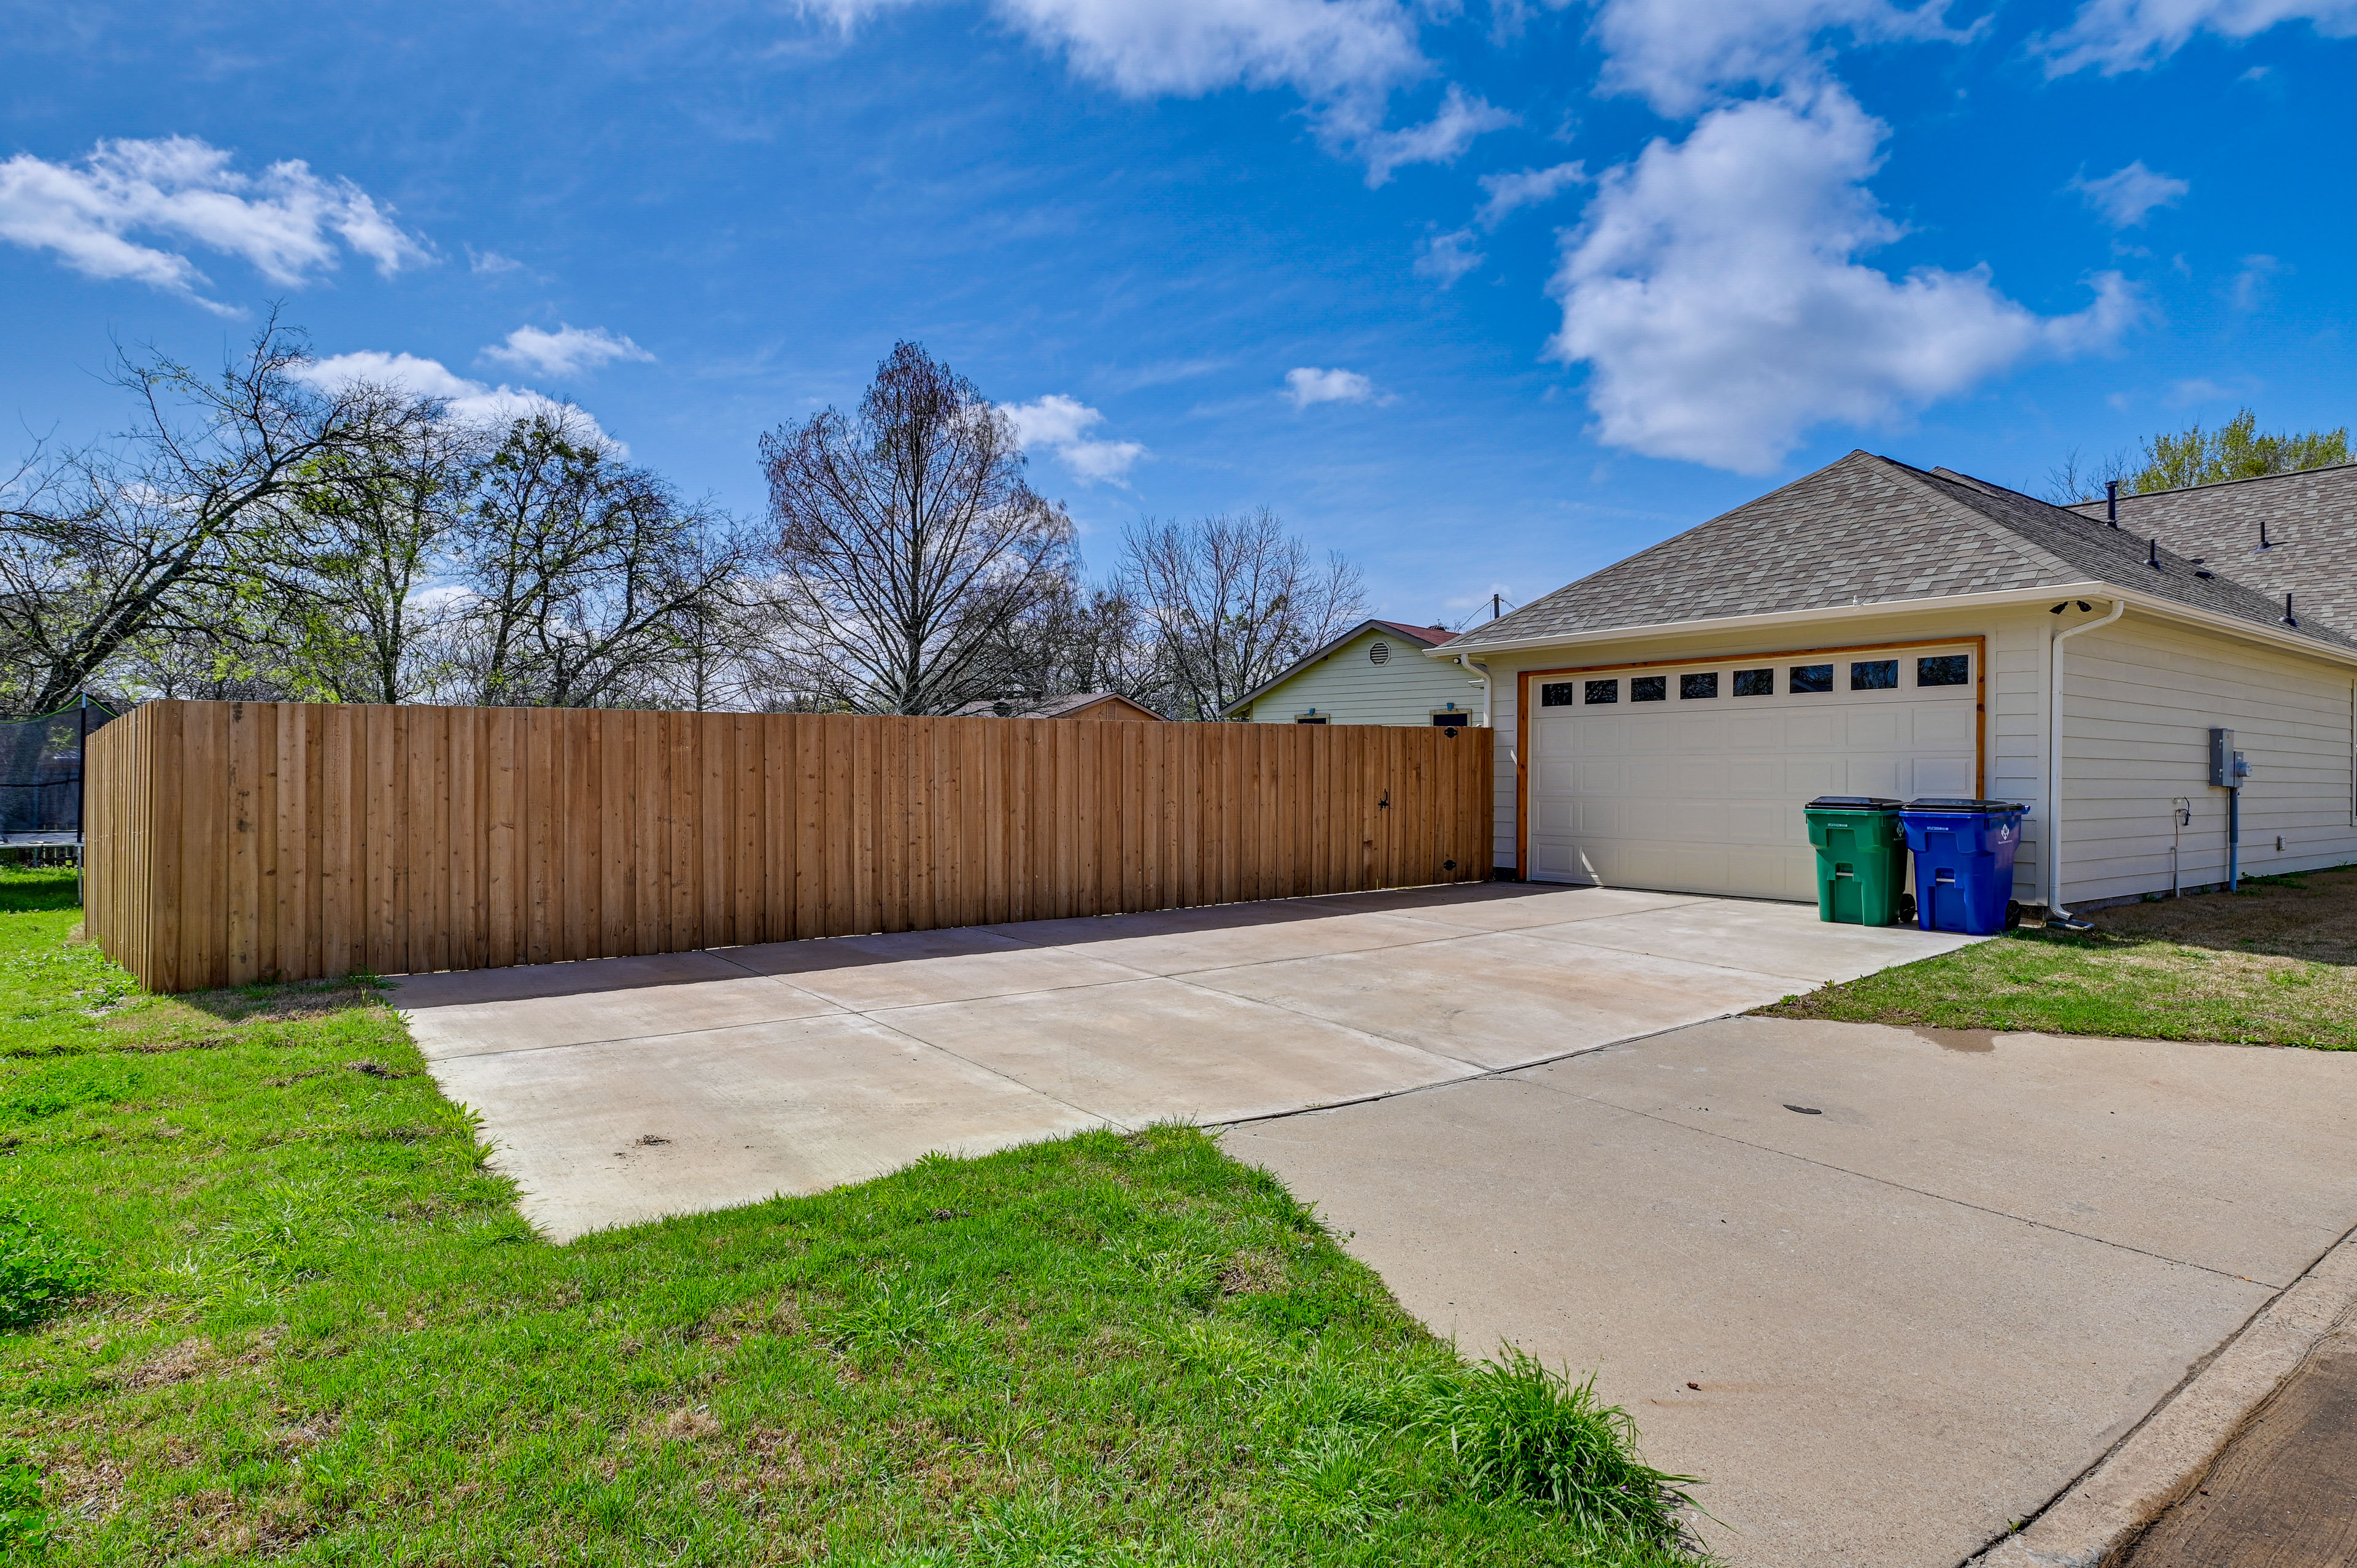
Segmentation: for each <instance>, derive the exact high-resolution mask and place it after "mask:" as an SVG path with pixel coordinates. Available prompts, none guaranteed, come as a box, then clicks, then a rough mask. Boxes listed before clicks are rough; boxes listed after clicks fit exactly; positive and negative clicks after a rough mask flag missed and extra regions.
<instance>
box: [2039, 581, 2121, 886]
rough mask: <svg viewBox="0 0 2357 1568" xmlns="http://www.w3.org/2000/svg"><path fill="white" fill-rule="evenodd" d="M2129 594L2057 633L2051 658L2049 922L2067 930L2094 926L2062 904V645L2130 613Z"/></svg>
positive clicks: (2048, 716) (2048, 717)
mask: <svg viewBox="0 0 2357 1568" xmlns="http://www.w3.org/2000/svg"><path fill="white" fill-rule="evenodd" d="M2127 611H2128V601H2127V600H2126V597H2125V596H2123V597H2119V598H2115V599H2114V600H2113V601H2112V607H2111V610H2110V612H2109V613H2108V614H2106V615H2104V617H2103V618H2101V619H2098V620H2083V621H2081V622H2080V623H2079V624H2078V625H2077V626H2066V627H2064V628H2061V630H2059V631H2057V632H2056V633H2055V634H2054V641H2053V644H2052V651H2051V656H2050V658H2049V660H2047V662H2048V664H2049V665H2050V673H2051V674H2052V676H2053V688H2052V690H2051V691H2050V692H2049V693H2048V694H2047V699H2046V720H2047V725H2046V823H2045V827H2046V923H2047V924H2048V925H2050V926H2059V927H2060V928H2061V929H2064V930H2072V931H2084V930H2091V929H2093V925H2092V924H2091V923H2090V922H2089V921H2086V920H2081V919H2076V918H2072V914H2071V911H2070V910H2068V909H2066V908H2063V907H2062V645H2063V644H2064V643H2065V642H2068V641H2069V640H2070V639H2072V638H2074V637H2076V636H2078V635H2079V634H2080V633H2081V632H2083V631H2093V630H2094V629H2096V628H2098V627H2106V626H2109V625H2111V624H2112V623H2113V622H2114V621H2115V620H2117V619H2119V618H2120V617H2122V616H2124V615H2126V614H2127Z"/></svg>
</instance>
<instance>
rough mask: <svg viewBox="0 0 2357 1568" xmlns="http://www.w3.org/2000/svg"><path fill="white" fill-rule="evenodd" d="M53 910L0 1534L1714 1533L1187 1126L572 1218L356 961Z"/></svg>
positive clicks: (13, 1154)
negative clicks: (184, 965) (332, 977)
mask: <svg viewBox="0 0 2357 1568" xmlns="http://www.w3.org/2000/svg"><path fill="white" fill-rule="evenodd" d="M70 898H71V883H70V876H69V877H67V878H63V879H60V878H59V877H57V876H55V875H48V877H47V878H46V880H45V879H44V875H43V874H38V873H22V872H16V873H0V911H5V912H0V1310H5V1312H7V1313H8V1314H10V1315H12V1317H13V1321H11V1322H10V1323H9V1324H8V1326H6V1327H5V1329H0V1366H5V1372H0V1388H5V1391H6V1392H5V1399H4V1400H0V1532H5V1533H0V1558H5V1559H6V1560H8V1561H27V1562H42V1563H60V1564H64V1563H100V1562H109V1563H113V1562H125V1561H192V1562H196V1561H206V1562H209V1561H215V1560H221V1559H227V1558H236V1557H242V1556H247V1555H268V1556H272V1557H275V1558H281V1559H284V1560H287V1561H292V1562H315V1563H330V1562H332V1563H339V1564H346V1563H486V1564H488V1563H554V1562H559V1561H563V1562H567V1563H645V1562H652V1561H658V1560H659V1561H662V1562H664V1563H762V1562H803V1561H814V1560H823V1561H827V1562H832V1563H857V1564H886V1563H891V1564H920V1563H984V1564H1034V1563H1036V1564H1049V1563H1055V1564H1079V1563H1092V1564H1093V1563H1108V1564H1111V1563H1204V1564H1209V1563H1368V1564H1374V1563H1451V1564H1454V1563H1499V1564H1505V1563H1597V1564H1626V1565H1631V1568H1634V1565H1640V1564H1668V1563H1682V1562H1687V1561H1690V1559H1688V1558H1685V1557H1684V1556H1682V1555H1681V1554H1680V1552H1679V1551H1678V1550H1677V1548H1676V1546H1675V1545H1674V1543H1673V1542H1672V1541H1669V1540H1668V1539H1667V1533H1666V1530H1665V1529H1664V1526H1665V1523H1666V1521H1667V1520H1668V1519H1669V1505H1670V1504H1671V1502H1672V1501H1673V1500H1674V1494H1673V1493H1672V1492H1671V1491H1670V1489H1669V1488H1670V1487H1671V1485H1672V1484H1673V1483H1672V1482H1671V1481H1670V1480H1669V1479H1668V1478H1665V1477H1660V1476H1659V1475H1657V1474H1655V1473H1653V1472H1651V1471H1648V1470H1645V1469H1644V1468H1643V1467H1642V1466H1641V1465H1639V1464H1638V1463H1637V1461H1636V1459H1635V1457H1634V1448H1633V1443H1632V1438H1633V1434H1632V1433H1631V1431H1630V1429H1629V1427H1628V1424H1627V1419H1626V1417H1625V1416H1622V1415H1620V1413H1619V1412H1611V1411H1604V1410H1598V1409H1597V1408H1596V1407H1595V1406H1594V1404H1593V1402H1591V1401H1589V1400H1587V1398H1586V1397H1585V1395H1584V1394H1583V1392H1582V1391H1580V1390H1579V1389H1578V1388H1577V1387H1576V1386H1572V1385H1568V1384H1566V1382H1565V1381H1564V1380H1562V1379H1561V1378H1560V1377H1556V1376H1551V1375H1549V1374H1548V1373H1546V1372H1545V1371H1544V1370H1543V1369H1539V1368H1538V1367H1536V1366H1535V1365H1534V1363H1531V1362H1529V1361H1527V1360H1525V1359H1521V1358H1519V1357H1516V1356H1513V1355H1512V1354H1511V1353H1505V1354H1504V1355H1503V1356H1502V1358H1501V1363H1485V1364H1483V1365H1481V1366H1479V1367H1472V1366H1468V1365H1467V1364H1466V1363H1465V1362H1464V1361H1462V1360H1460V1359H1458V1356H1457V1355H1456V1353H1455V1352H1454V1350H1453V1349H1452V1348H1450V1347H1448V1346H1447V1345H1445V1344H1442V1343H1439V1342H1437V1341H1436V1340H1435V1339H1433V1338H1432V1337H1430V1336H1429V1335H1428V1334H1426V1332H1425V1331H1424V1330H1423V1329H1422V1328H1421V1327H1419V1326H1417V1325H1416V1324H1415V1322H1414V1321H1413V1320H1412V1319H1410V1318H1409V1317H1408V1316H1406V1314H1405V1313H1404V1312H1403V1311H1402V1310H1401V1309H1400V1307H1399V1306H1398V1305H1397V1304H1396V1303H1395V1302H1394V1301H1393V1300H1392V1298H1391V1296H1390V1295H1389V1294H1388V1293H1387V1292H1386V1291H1385V1290H1384V1289H1383V1285H1382V1283H1380V1281H1378V1280H1377V1279H1376V1277H1375V1276H1374V1275H1373V1273H1372V1272H1370V1271H1369V1270H1368V1269H1367V1268H1365V1267H1364V1266H1363V1265H1361V1264H1360V1263H1358V1262H1354V1261H1353V1260H1351V1258H1350V1257H1349V1256H1348V1255H1347V1254H1346V1253H1344V1252H1343V1251H1341V1250H1340V1248H1339V1247H1338V1246H1337V1245H1336V1244H1335V1242H1334V1240H1333V1239H1332V1238H1331V1237H1330V1236H1329V1235H1328V1234H1327V1233H1326V1231H1325V1230H1324V1228H1323V1227H1322V1226H1321V1225H1320V1224H1319V1223H1318V1220H1317V1219H1316V1217H1315V1216H1314V1215H1313V1214H1312V1213H1310V1212H1309V1211H1308V1209H1306V1208H1304V1207H1303V1206H1302V1205H1300V1204H1299V1203H1297V1202H1296V1201H1295V1200H1294V1199H1293V1198H1292V1197H1290V1196H1289V1195H1288V1194H1287V1193H1286V1191H1285V1190H1284V1188H1283V1187H1281V1186H1280V1185H1279V1184H1278V1183H1277V1182H1276V1181H1275V1178H1274V1177H1272V1176H1268V1175H1267V1174H1266V1173H1265V1172H1261V1171H1257V1170H1253V1169H1249V1168H1247V1167H1245V1166H1243V1165H1240V1164H1238V1163H1236V1162H1235V1161H1233V1160H1231V1159H1229V1158H1227V1157H1226V1156H1225V1155H1222V1154H1221V1153H1220V1152H1219V1150H1218V1148H1217V1147H1216V1146H1215V1145H1214V1144H1213V1143H1212V1142H1211V1140H1210V1139H1209V1138H1207V1137H1205V1136H1204V1135H1203V1134H1201V1133H1198V1132H1196V1131H1193V1130H1191V1129H1187V1128H1176V1127H1172V1128H1157V1129H1154V1130H1151V1131H1149V1132H1146V1133H1140V1134H1136V1135H1134V1136H1124V1135H1119V1134H1115V1133H1086V1134H1082V1135H1080V1136H1077V1137H1072V1138H1067V1139H1063V1140H1060V1141H1058V1142H1055V1143H1049V1144H1037V1145H1033V1146H1030V1147H1028V1148H1022V1149H1016V1150H1011V1151H1008V1152H1006V1153H1002V1154H998V1155H990V1156H987V1157H985V1158H981V1159H972V1160H961V1159H948V1158H942V1157H929V1158H927V1159H925V1160H922V1161H920V1162H919V1163H918V1164H917V1165H914V1166H912V1167H910V1168H909V1169H907V1170H904V1171H901V1172H899V1173H898V1174H896V1175H893V1176H887V1177H884V1178H882V1179H880V1180H877V1181H873V1182H869V1183H866V1184H864V1185H862V1186H858V1187H846V1188H842V1189H838V1190H836V1191H834V1192H830V1193H825V1194H822V1195H819V1196H817V1197H805V1198H794V1199H776V1200H772V1201H770V1202H768V1203H762V1204H757V1205H753V1206H751V1207H748V1208H740V1209H736V1210H732V1211H728V1212H724V1213H716V1214H705V1215H699V1216H695V1217H693V1218H689V1219H678V1220H673V1221H667V1222H663V1223H659V1224H652V1225H645V1226H640V1227H636V1228H633V1229H630V1230H616V1231H609V1232H604V1233H600V1234H597V1235H594V1236H591V1237H587V1238H585V1239H583V1240H579V1241H577V1242H576V1243H574V1244H572V1245H570V1246H567V1247H561V1248H560V1247H555V1246H552V1245H550V1244H548V1243H546V1242H544V1241H543V1240H540V1239H539V1238H538V1237H537V1236H535V1235H534V1234H533V1231H532V1230H530V1229H529V1228H528V1227H527V1226H526V1225H525V1224H524V1223H523V1221H522V1219H520V1218H519V1217H518V1215H517V1213H516V1210H515V1208H514V1203H513V1193H512V1191H511V1187H509V1184H508V1183H506V1182H505V1181H504V1180H503V1179H502V1178H500V1177H499V1176H497V1175H496V1174H494V1173H493V1172H491V1171H490V1169H489V1168H488V1167H487V1165H486V1163H485V1162H486V1160H487V1158H488V1155H489V1151H488V1150H486V1149H485V1148H484V1147H483V1146H482V1145H481V1144H480V1143H479V1140H478V1137H477V1134H476V1130H475V1128H474V1127H473V1125H472V1124H471V1123H470V1122H469V1120H468V1116H467V1115H466V1113H465V1112H464V1111H463V1109H462V1108H459V1107H457V1106H454V1105H452V1104H450V1103H449V1102H447V1101H445V1100H443V1099H442V1098H441V1096H440V1095H439V1094H438V1093H436V1090H435V1089H434V1087H433V1082H432V1079H430V1078H428V1077H427V1076H426V1075H425V1069H424V1063H423V1061H422V1059H421V1058H419V1056H418V1055H417V1053H416V1051H415V1050H414V1047H412V1046H411V1045H410V1043H409V1041H408V1038H407V1036H406V1034H405V1032H404V1030H403V1029H402V1027H401V1026H400V1023H399V1020H398V1017H397V1016H396V1015H394V1014H393V1011H392V1010H391V1009H390V1008H389V1007H387V1006H386V1005H385V1004H384V1003H383V1001H382V997H381V996H380V994H379V993H377V991H376V990H375V989H374V988H373V987H372V986H371V985H370V984H368V983H365V982H361V983H338V984H331V985H310V986H290V987H276V988H272V987H253V988H248V989H246V990H243V991H240V992H233V993H217V994H213V995H210V996H204V997H198V998H192V999H172V998H155V997H148V996H145V995H143V994H141V993H139V992H138V991H137V990H136V988H135V985H133V984H132V983H131V982H130V979H129V977H128V976H127V975H125V974H124V972H122V971H121V970H120V969H118V968H116V967H115V966H113V964H111V963H109V962H108V961H106V960H105V959H104V958H103V957H102V955H99V954H98V953H97V952H95V951H94V950H92V949H91V948H90V947H88V946H87V945H84V944H81V943H78V942H73V941H70V940H67V933H68V931H69V929H70V928H71V927H72V925H73V924H74V921H75V918H76V914H75V912H74V911H73V910H72V909H70V908H67V907H65V906H66V905H68V904H69V903H70ZM43 1282H47V1283H46V1284H44V1283H43ZM44 1289H47V1290H48V1292H49V1294H50V1296H51V1298H55V1297H57V1296H58V1295H59V1294H62V1295H65V1296H67V1297H70V1298H71V1299H70V1300H68V1301H66V1302H65V1303H64V1304H63V1305H62V1307H60V1306H59V1303H58V1301H56V1300H55V1299H50V1300H48V1301H47V1302H46V1303H44V1302H43V1301H41V1300H38V1299H36V1298H38V1296H39V1295H40V1293H41V1292H42V1291H43V1290H44Z"/></svg>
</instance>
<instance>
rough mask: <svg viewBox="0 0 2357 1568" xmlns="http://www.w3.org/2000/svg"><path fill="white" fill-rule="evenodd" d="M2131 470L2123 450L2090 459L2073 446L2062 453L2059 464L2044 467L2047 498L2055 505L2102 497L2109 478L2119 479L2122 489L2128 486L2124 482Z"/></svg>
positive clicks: (2100, 498)
mask: <svg viewBox="0 0 2357 1568" xmlns="http://www.w3.org/2000/svg"><path fill="white" fill-rule="evenodd" d="M2134 471H2135V470H2134V469H2133V468H2132V467H2130V466H2129V464H2128V455H2127V454H2126V452H2115V453H2113V454H2111V456H2107V457H2098V458H2093V459H2090V458H2088V457H2086V456H2083V455H2082V454H2081V452H2080V450H2079V448H2078V447H2076V446H2073V447H2072V448H2071V450H2070V451H2068V452H2066V453H2064V454H2063V455H2062V460H2061V462H2060V463H2057V464H2055V465H2054V467H2051V468H2049V469H2047V470H2046V499H2048V500H2050V501H2052V502H2053V503H2054V504H2055V505H2056V506H2071V505H2073V504H2075V503H2077V502H2079V501H2099V500H2102V499H2104V484H2105V483H2106V482H2108V481H2111V480H2119V481H2121V489H2128V488H2130V487H2129V486H2128V485H2127V484H2126V480H2127V478H2128V477H2129V475H2130V474H2132V473H2133V472H2134Z"/></svg>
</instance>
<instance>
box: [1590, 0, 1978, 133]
mask: <svg viewBox="0 0 2357 1568" xmlns="http://www.w3.org/2000/svg"><path fill="white" fill-rule="evenodd" d="M1947 9H1948V0H1918V3H1917V4H1916V5H1911V6H1910V5H1894V4H1892V3H1891V0H1604V4H1603V6H1602V9H1601V10H1600V11H1599V12H1598V16H1597V18H1596V36H1597V38H1598V40H1599V41H1600V42H1601V43H1602V44H1603V45H1604V48H1605V51H1606V53H1607V55H1608V56H1609V59H1607V60H1606V62H1605V67H1604V85H1605V86H1606V87H1607V88H1608V89H1609V90H1610V91H1619V92H1631V93H1634V94H1636V95H1637V96H1639V97H1641V98H1643V99H1644V100H1645V101H1646V102H1649V103H1651V104H1652V106H1653V107H1654V108H1656V109H1658V110H1660V111H1661V112H1662V113H1664V114H1673V115H1680V116H1683V115H1686V114H1691V113H1694V112H1695V110H1696V109H1698V108H1700V107H1701V106H1702V104H1703V103H1704V102H1706V100H1707V99H1708V98H1709V96H1710V94H1711V93H1712V92H1713V91H1715V90H1717V89H1721V88H1731V87H1741V86H1745V85H1748V84H1757V85H1760V86H1764V87H1776V86H1781V85H1786V84H1790V83H1795V82H1799V81H1806V80H1809V79H1812V78H1813V77H1814V76H1815V75H1816V74H1817V57H1816V54H1815V49H1816V45H1817V40H1818V38H1821V37H1822V36H1823V35H1824V34H1826V33H1829V32H1834V31H1837V30H1838V31H1846V32H1847V33H1848V34H1849V35H1850V36H1851V37H1852V38H1855V39H1856V40H1857V41H1858V42H1859V43H1885V42H1895V41H1903V40H1921V41H1945V42H1952V43H1953V42H1958V41H1961V40H1963V39H1964V38H1970V37H1971V36H1972V34H1973V31H1974V30H1975V29H1973V28H1966V29H1964V30H1961V31H1960V30H1958V29H1955V28H1952V27H1949V26H1948V24H1947Z"/></svg>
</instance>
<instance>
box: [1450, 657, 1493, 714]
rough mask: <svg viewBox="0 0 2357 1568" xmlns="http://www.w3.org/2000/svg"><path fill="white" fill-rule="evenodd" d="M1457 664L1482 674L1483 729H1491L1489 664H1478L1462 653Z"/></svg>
mask: <svg viewBox="0 0 2357 1568" xmlns="http://www.w3.org/2000/svg"><path fill="white" fill-rule="evenodd" d="M1457 662H1458V663H1459V664H1461V665H1463V666H1464V667H1465V668H1466V669H1468V670H1478V671H1480V672H1481V727H1482V728H1483V729H1488V728H1489V727H1490V667H1489V666H1488V665H1487V664H1476V663H1474V662H1473V660H1471V659H1470V658H1469V657H1467V656H1466V655H1465V654H1462V653H1460V654H1458V656H1457Z"/></svg>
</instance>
